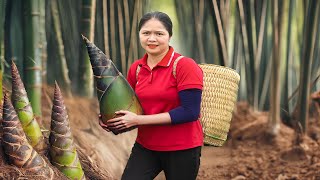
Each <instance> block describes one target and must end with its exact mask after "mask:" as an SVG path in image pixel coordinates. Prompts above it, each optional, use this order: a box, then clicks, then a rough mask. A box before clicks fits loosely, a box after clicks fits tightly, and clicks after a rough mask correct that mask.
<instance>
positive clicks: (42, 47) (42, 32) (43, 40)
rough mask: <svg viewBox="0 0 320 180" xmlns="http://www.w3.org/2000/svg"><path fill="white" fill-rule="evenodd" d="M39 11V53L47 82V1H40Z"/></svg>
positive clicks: (44, 79)
mask: <svg viewBox="0 0 320 180" xmlns="http://www.w3.org/2000/svg"><path fill="white" fill-rule="evenodd" d="M39 9H40V16H39V17H40V20H39V24H40V26H39V43H38V47H39V51H40V59H41V68H42V71H41V75H42V78H41V79H42V82H44V83H46V82H47V74H46V72H47V66H46V65H47V56H48V55H47V37H46V28H45V27H46V24H45V21H46V17H45V16H46V1H41V0H40V1H39Z"/></svg>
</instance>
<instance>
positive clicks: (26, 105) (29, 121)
mask: <svg viewBox="0 0 320 180" xmlns="http://www.w3.org/2000/svg"><path fill="white" fill-rule="evenodd" d="M11 75H12V97H11V98H12V103H13V106H14V108H15V110H16V111H17V114H18V116H19V119H20V121H21V125H22V128H23V130H24V132H25V134H26V136H27V139H28V141H29V143H30V145H31V146H32V147H34V148H35V149H36V150H37V151H38V152H39V151H42V150H43V148H44V138H43V135H42V132H41V129H40V126H39V124H38V122H37V120H36V119H35V117H34V114H33V110H32V107H31V104H30V102H29V99H28V96H27V92H26V90H25V88H24V85H23V83H22V80H21V78H20V75H19V72H18V69H17V66H16V65H15V63H14V62H12V65H11Z"/></svg>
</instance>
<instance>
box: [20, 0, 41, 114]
mask: <svg viewBox="0 0 320 180" xmlns="http://www.w3.org/2000/svg"><path fill="white" fill-rule="evenodd" d="M39 5H40V4H39V2H38V1H34V0H25V1H23V6H24V16H23V17H24V31H23V37H24V41H23V42H24V60H23V63H24V66H23V67H24V72H25V76H24V82H25V87H26V91H27V92H28V97H29V99H30V102H31V106H32V109H33V112H34V114H35V115H36V116H40V117H41V92H42V91H41V88H42V79H41V78H42V65H41V63H42V61H41V51H40V48H39V47H38V45H39V42H40V38H39V36H38V33H39V30H40V29H41V28H45V27H41V26H40V7H39Z"/></svg>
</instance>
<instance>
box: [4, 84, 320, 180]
mask: <svg viewBox="0 0 320 180" xmlns="http://www.w3.org/2000/svg"><path fill="white" fill-rule="evenodd" d="M45 92H46V93H44V97H43V106H42V107H43V124H44V127H45V128H46V129H49V126H50V125H49V122H50V113H51V106H52V102H51V101H52V95H53V89H51V88H47V89H46V91H45ZM65 104H66V107H67V110H68V114H69V118H70V126H71V129H72V133H73V135H74V138H75V142H76V144H77V146H78V151H80V157H82V158H81V159H82V160H81V162H82V163H85V167H84V168H85V169H90V172H87V174H86V175H87V177H88V174H90V173H91V175H92V173H93V174H94V173H96V174H99V173H100V172H98V171H94V170H95V169H100V170H101V172H104V173H106V174H107V176H108V177H110V178H109V179H119V178H120V177H121V173H122V171H123V169H124V166H125V164H126V161H127V159H128V157H129V154H130V151H131V147H132V145H133V143H134V140H135V137H136V131H135V130H133V131H131V132H127V133H124V134H120V135H117V136H115V135H113V134H112V133H109V132H106V131H104V130H103V129H102V128H100V127H99V124H98V119H97V117H98V102H97V100H96V99H85V98H79V97H74V98H65ZM267 120H268V114H267V113H261V112H253V111H252V110H251V109H250V108H249V107H248V105H247V104H246V103H238V105H237V109H236V110H235V114H234V118H233V120H232V123H231V129H230V133H229V136H228V138H229V139H228V141H227V142H226V143H225V145H224V146H223V147H212V146H203V149H202V157H201V166H200V170H199V175H198V178H197V179H199V180H210V179H213V180H215V179H217V180H224V179H226V180H227V179H228V180H229V179H233V180H241V179H276V180H289V179H290V180H294V179H310V180H317V179H319V180H320V151H319V143H320V141H319V140H317V137H318V134H319V132H320V131H319V125H318V126H315V125H313V126H310V127H312V128H310V129H312V132H310V133H309V134H310V136H304V137H303V138H300V139H302V140H303V142H302V143H300V144H299V145H297V143H296V141H295V139H296V134H295V132H294V130H293V129H291V128H289V127H287V126H285V125H283V124H281V129H280V132H279V135H278V136H276V137H274V138H273V137H271V136H269V135H267V133H266V127H267ZM311 123H314V124H315V121H314V120H313V121H311ZM318 124H319V122H318ZM310 137H312V138H310ZM1 153H2V152H1V151H0V170H1V172H0V179H1V177H2V176H1V173H3V172H4V171H3V170H5V169H3V168H4V167H7V165H5V166H4V163H3V162H2V161H3V160H1V159H2V158H1V156H2V155H1ZM90 165H92V166H93V167H89V166H90ZM16 172H18V170H17V171H16ZM88 179H95V178H93V176H89V178H88ZM156 179H157V180H161V179H165V178H164V175H163V173H161V174H160V175H159V176H158V177H157V178H156Z"/></svg>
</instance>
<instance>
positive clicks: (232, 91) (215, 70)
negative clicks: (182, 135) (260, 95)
mask: <svg viewBox="0 0 320 180" xmlns="http://www.w3.org/2000/svg"><path fill="white" fill-rule="evenodd" d="M199 66H200V67H201V69H202V71H203V74H204V77H203V78H204V85H203V91H202V101H201V112H200V121H201V124H202V127H203V132H204V143H205V144H208V145H213V146H222V145H223V144H224V142H225V141H226V140H227V135H228V132H229V129H230V122H231V118H232V112H233V109H234V106H235V103H236V101H237V95H238V88H239V81H240V75H239V74H238V73H237V72H236V71H235V70H233V69H231V68H227V67H223V66H218V65H213V64H199Z"/></svg>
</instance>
